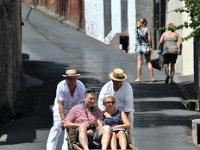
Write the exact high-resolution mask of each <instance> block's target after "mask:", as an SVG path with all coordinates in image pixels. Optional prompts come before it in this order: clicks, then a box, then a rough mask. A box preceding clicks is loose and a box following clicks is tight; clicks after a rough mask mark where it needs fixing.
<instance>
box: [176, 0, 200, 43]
mask: <svg viewBox="0 0 200 150" xmlns="http://www.w3.org/2000/svg"><path fill="white" fill-rule="evenodd" d="M180 1H184V2H185V7H184V8H178V9H176V10H175V12H179V13H188V14H189V16H190V21H188V22H184V23H183V24H182V25H180V26H177V28H176V29H182V28H191V29H193V31H192V32H191V33H190V34H189V35H188V36H187V37H184V38H183V40H188V39H189V38H191V37H194V36H197V37H199V36H200V0H180Z"/></svg>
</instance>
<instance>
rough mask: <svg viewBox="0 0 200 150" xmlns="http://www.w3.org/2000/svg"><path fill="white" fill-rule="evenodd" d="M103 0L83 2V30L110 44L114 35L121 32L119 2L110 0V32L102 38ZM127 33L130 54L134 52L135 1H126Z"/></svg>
mask: <svg viewBox="0 0 200 150" xmlns="http://www.w3.org/2000/svg"><path fill="white" fill-rule="evenodd" d="M103 10H104V9H103V0H85V28H86V34H87V35H89V36H91V37H93V38H95V39H97V40H100V41H102V42H105V43H107V44H109V43H110V41H111V40H112V38H113V37H114V36H115V34H116V33H121V32H122V25H121V20H122V19H121V0H111V19H112V21H111V23H112V30H111V31H110V33H109V34H108V35H107V36H106V37H104V15H103V14H104V13H103ZM127 11H128V13H127V14H128V31H130V32H129V41H130V51H129V52H130V53H134V52H135V50H134V49H135V32H134V31H135V18H136V17H135V15H136V12H135V0H128V10H127Z"/></svg>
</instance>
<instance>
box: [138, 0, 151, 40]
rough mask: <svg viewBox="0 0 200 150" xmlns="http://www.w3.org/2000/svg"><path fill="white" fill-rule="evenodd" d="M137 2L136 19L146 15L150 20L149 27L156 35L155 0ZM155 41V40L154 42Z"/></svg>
mask: <svg viewBox="0 0 200 150" xmlns="http://www.w3.org/2000/svg"><path fill="white" fill-rule="evenodd" d="M135 2H136V20H139V19H140V18H142V17H144V18H146V19H147V21H148V27H149V28H150V30H151V33H152V39H153V37H154V0H135ZM153 43H154V42H153Z"/></svg>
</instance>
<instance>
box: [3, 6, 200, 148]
mask: <svg viewBox="0 0 200 150" xmlns="http://www.w3.org/2000/svg"><path fill="white" fill-rule="evenodd" d="M28 11H29V8H28V7H27V6H23V7H22V19H23V22H24V26H23V41H22V48H23V50H22V53H23V54H22V56H23V71H24V74H25V75H26V76H25V80H26V89H25V92H24V94H23V101H22V103H23V104H22V105H20V107H19V113H21V115H20V116H19V117H18V118H17V119H16V120H15V121H13V122H11V123H10V124H7V125H6V126H4V127H2V128H1V131H0V149H1V150H11V149H15V150H45V148H46V140H47V137H48V133H49V130H50V128H51V126H52V112H51V111H50V109H49V106H50V105H52V104H53V102H54V97H55V89H56V85H57V83H58V82H59V81H61V80H63V77H62V74H63V73H64V70H65V69H66V68H71V67H75V68H76V69H77V70H78V72H79V73H80V74H81V75H80V78H79V79H80V80H81V81H83V83H84V84H85V85H86V87H90V88H95V89H96V90H97V91H98V92H99V90H100V89H101V87H102V85H103V84H104V83H105V82H107V81H108V80H109V77H108V74H109V73H110V72H111V71H112V70H113V69H114V68H116V67H120V68H123V70H124V71H125V72H126V74H127V75H128V80H127V81H128V82H130V83H131V85H132V87H133V92H134V100H135V101H134V109H135V113H134V114H133V115H134V121H133V137H132V141H134V144H135V145H136V146H137V147H138V149H139V150H198V149H199V148H198V147H196V146H194V145H193V144H192V141H191V136H190V135H191V133H190V128H189V127H190V126H191V119H192V118H198V117H200V115H199V113H198V112H194V111H189V110H186V108H185V107H184V105H183V103H182V101H183V98H184V97H185V95H186V94H187V93H184V92H183V90H182V89H183V88H185V87H184V83H182V82H181V78H179V76H176V82H177V84H168V85H165V84H164V78H165V76H164V73H163V72H161V71H159V70H155V79H156V82H153V83H151V82H149V74H148V70H147V68H146V65H145V64H144V65H143V70H142V81H143V82H142V83H140V84H133V81H134V79H135V78H136V56H135V55H130V54H127V53H124V52H122V51H121V50H119V49H116V48H113V47H111V46H109V45H105V44H104V43H101V42H99V41H97V40H95V39H93V38H91V37H88V36H86V35H85V34H83V33H81V32H78V31H76V30H74V29H72V28H70V27H68V26H66V25H64V24H61V23H59V22H57V21H55V20H54V19H53V18H50V17H48V16H46V15H43V14H42V13H40V12H37V11H35V10H33V11H32V12H31V14H30V17H29V20H26V15H27V13H28ZM191 82H192V81H191V80H190V81H189V82H188V83H191ZM189 94H190V93H189ZM61 144H62V139H60V141H59V145H58V148H57V150H60V149H61Z"/></svg>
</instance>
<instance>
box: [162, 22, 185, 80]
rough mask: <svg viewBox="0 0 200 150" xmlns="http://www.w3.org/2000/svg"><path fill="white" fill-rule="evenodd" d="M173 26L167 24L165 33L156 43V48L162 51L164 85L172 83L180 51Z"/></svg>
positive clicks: (178, 40) (180, 44)
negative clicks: (164, 75)
mask: <svg viewBox="0 0 200 150" xmlns="http://www.w3.org/2000/svg"><path fill="white" fill-rule="evenodd" d="M174 29H175V25H174V24H173V23H169V24H168V25H167V31H165V32H164V33H163V34H162V36H161V38H160V41H159V43H158V48H159V49H162V50H163V52H162V55H163V59H164V66H163V69H164V71H165V74H166V78H165V84H168V83H169V81H170V83H174V74H175V64H176V60H177V57H178V55H180V54H181V51H182V41H181V38H180V36H179V34H178V33H176V32H175V30H174Z"/></svg>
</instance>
